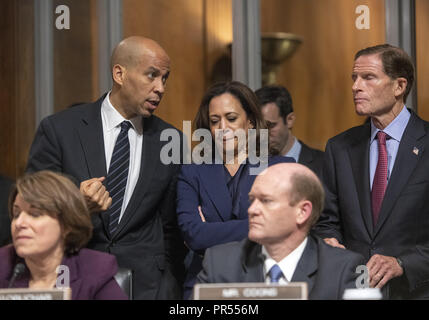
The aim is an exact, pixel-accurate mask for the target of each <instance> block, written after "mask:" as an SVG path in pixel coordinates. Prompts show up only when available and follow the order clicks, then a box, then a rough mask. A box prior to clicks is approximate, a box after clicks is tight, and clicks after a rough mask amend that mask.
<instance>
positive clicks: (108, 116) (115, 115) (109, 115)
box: [101, 91, 143, 134]
mask: <svg viewBox="0 0 429 320" xmlns="http://www.w3.org/2000/svg"><path fill="white" fill-rule="evenodd" d="M101 114H102V116H103V117H104V120H105V121H106V122H105V124H106V131H111V130H113V129H114V128H116V127H118V126H119V125H120V124H121V123H122V122H123V121H129V122H131V125H132V126H133V128H134V130H135V131H136V132H137V134H142V133H143V121H142V120H143V119H142V116H135V117H134V118H131V119H129V120H128V119H125V118H124V117H123V116H122V115H121V114H120V113H119V111H118V110H116V108H115V107H114V106H113V105H112V103H111V102H110V91H109V93H108V94H107V95H106V98H104V101H103V103H102V105H101Z"/></svg>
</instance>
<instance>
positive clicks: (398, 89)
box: [395, 77, 408, 97]
mask: <svg viewBox="0 0 429 320" xmlns="http://www.w3.org/2000/svg"><path fill="white" fill-rule="evenodd" d="M407 84H408V81H407V79H405V78H402V77H401V78H397V79H396V84H395V97H399V96H401V95H404V94H405V91H406V90H407Z"/></svg>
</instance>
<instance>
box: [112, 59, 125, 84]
mask: <svg viewBox="0 0 429 320" xmlns="http://www.w3.org/2000/svg"><path fill="white" fill-rule="evenodd" d="M125 73H126V70H125V68H124V67H123V66H121V65H120V64H115V65H114V66H113V69H112V78H113V81H114V82H115V83H117V84H118V85H120V86H122V85H123V83H124V78H125Z"/></svg>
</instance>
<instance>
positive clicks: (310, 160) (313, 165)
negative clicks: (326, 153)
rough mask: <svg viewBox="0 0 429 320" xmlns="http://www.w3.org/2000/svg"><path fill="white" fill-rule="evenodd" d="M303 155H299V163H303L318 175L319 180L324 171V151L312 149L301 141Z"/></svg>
mask: <svg viewBox="0 0 429 320" xmlns="http://www.w3.org/2000/svg"><path fill="white" fill-rule="evenodd" d="M299 143H301V146H302V148H301V153H300V154H299V159H298V163H301V164H303V165H305V166H307V167H308V168H310V169H311V170H313V171H314V173H316V174H317V176H318V177H319V178H321V177H322V170H323V151H320V150H317V149H313V148H310V147H309V146H307V145H306V144H305V143H304V142H302V141H301V140H300V141H299Z"/></svg>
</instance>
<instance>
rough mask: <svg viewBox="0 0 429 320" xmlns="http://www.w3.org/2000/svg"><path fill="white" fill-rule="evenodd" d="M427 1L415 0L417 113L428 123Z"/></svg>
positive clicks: (428, 21) (428, 60)
mask: <svg viewBox="0 0 429 320" xmlns="http://www.w3.org/2000/svg"><path fill="white" fill-rule="evenodd" d="M428 30H429V1H428V0H416V43H417V46H416V47H417V48H416V49H417V50H416V53H417V57H416V60H417V62H416V69H417V83H416V85H417V111H418V114H419V116H420V117H422V118H423V119H425V120H426V121H429V90H428V88H429V72H428V71H429V54H428V52H429V42H428V39H427V38H428Z"/></svg>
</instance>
